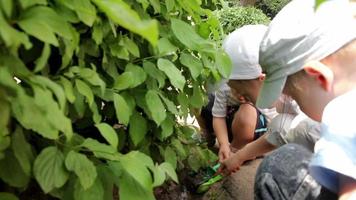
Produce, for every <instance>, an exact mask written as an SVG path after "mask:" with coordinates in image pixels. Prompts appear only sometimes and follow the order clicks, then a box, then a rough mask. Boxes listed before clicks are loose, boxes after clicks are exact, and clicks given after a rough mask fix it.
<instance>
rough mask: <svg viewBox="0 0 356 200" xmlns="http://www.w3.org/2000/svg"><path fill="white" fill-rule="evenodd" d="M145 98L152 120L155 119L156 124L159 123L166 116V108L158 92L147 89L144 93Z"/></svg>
mask: <svg viewBox="0 0 356 200" xmlns="http://www.w3.org/2000/svg"><path fill="white" fill-rule="evenodd" d="M145 99H146V103H147V106H148V110H149V111H150V113H151V116H152V118H153V121H155V122H156V124H157V125H160V124H161V123H162V122H163V120H164V119H165V118H166V109H165V108H164V105H163V104H162V101H161V99H160V98H159V96H158V93H157V92H156V91H154V90H149V91H148V92H147V93H146V96H145Z"/></svg>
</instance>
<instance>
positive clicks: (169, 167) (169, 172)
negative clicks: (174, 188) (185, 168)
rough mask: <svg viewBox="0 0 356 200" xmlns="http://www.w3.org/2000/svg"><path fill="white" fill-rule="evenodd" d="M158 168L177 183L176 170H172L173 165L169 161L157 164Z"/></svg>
mask: <svg viewBox="0 0 356 200" xmlns="http://www.w3.org/2000/svg"><path fill="white" fill-rule="evenodd" d="M159 168H160V169H161V170H162V171H164V172H166V174H167V175H168V176H169V177H170V178H171V179H172V180H174V181H175V182H176V183H178V177H177V174H176V172H175V171H174V168H173V166H172V165H171V164H170V163H167V162H164V163H162V164H160V165H159Z"/></svg>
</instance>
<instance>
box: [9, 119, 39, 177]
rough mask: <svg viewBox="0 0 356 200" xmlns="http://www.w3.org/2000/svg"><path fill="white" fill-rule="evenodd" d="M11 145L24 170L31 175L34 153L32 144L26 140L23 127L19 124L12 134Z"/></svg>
mask: <svg viewBox="0 0 356 200" xmlns="http://www.w3.org/2000/svg"><path fill="white" fill-rule="evenodd" d="M11 147H12V151H13V152H14V155H15V157H16V159H17V161H18V162H19V164H20V166H21V168H22V170H23V171H24V172H25V174H26V175H27V176H28V177H30V176H31V171H32V163H33V161H34V155H33V152H32V147H31V145H30V144H29V143H28V142H27V141H26V139H25V136H24V135H23V132H22V128H21V127H19V126H18V127H17V128H16V131H15V132H14V133H13V135H12V141H11Z"/></svg>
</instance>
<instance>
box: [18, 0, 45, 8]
mask: <svg viewBox="0 0 356 200" xmlns="http://www.w3.org/2000/svg"><path fill="white" fill-rule="evenodd" d="M20 4H21V6H22V8H24V9H26V8H28V7H30V6H33V5H36V4H39V5H47V0H20Z"/></svg>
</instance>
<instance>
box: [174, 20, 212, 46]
mask: <svg viewBox="0 0 356 200" xmlns="http://www.w3.org/2000/svg"><path fill="white" fill-rule="evenodd" d="M171 22H172V25H171V28H172V31H173V33H174V35H175V36H176V37H177V38H178V40H179V41H180V42H181V43H183V44H184V45H185V46H187V47H188V48H190V49H192V50H196V51H206V52H211V53H214V52H215V49H216V47H215V45H214V43H212V42H209V41H208V40H205V39H203V38H202V37H200V36H199V35H198V34H197V33H196V32H195V30H194V29H193V26H191V25H189V24H187V23H186V22H184V21H182V20H179V19H171Z"/></svg>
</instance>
